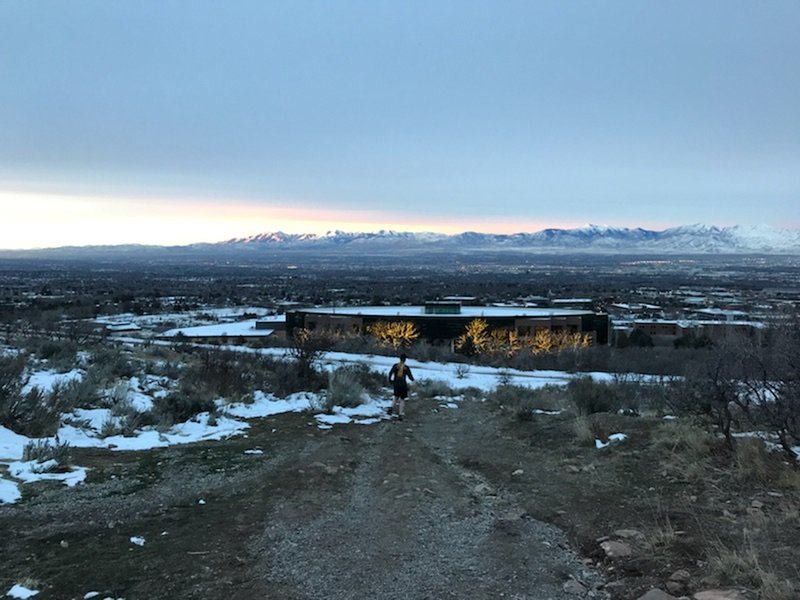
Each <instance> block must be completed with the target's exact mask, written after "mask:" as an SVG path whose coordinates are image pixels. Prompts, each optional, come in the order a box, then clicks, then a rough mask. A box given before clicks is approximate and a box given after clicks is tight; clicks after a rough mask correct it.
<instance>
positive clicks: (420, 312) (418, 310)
mask: <svg viewBox="0 0 800 600" xmlns="http://www.w3.org/2000/svg"><path fill="white" fill-rule="evenodd" d="M473 319H483V320H485V321H486V322H487V323H488V324H489V327H490V328H492V329H495V328H497V329H499V328H513V329H514V330H516V331H517V332H518V333H519V334H520V335H532V334H533V333H534V332H535V331H536V330H537V329H548V330H551V331H567V332H570V333H587V334H589V335H590V336H591V337H592V341H593V343H595V344H607V343H608V329H609V327H608V315H606V314H604V313H596V312H593V311H590V310H576V309H561V308H529V307H515V306H462V305H461V303H460V302H447V301H437V302H427V303H426V304H424V305H421V306H420V305H416V306H350V307H342V306H336V307H322V308H300V309H292V310H287V311H286V332H287V335H292V331H293V330H294V329H298V328H306V329H311V330H314V329H320V330H329V331H340V332H354V333H364V332H366V330H367V327H369V326H370V325H372V324H374V323H376V322H378V321H387V322H391V321H411V322H413V323H414V324H415V325H416V326H417V327H418V328H419V331H420V334H421V336H422V338H424V339H427V340H428V341H432V342H436V341H450V340H454V339H455V338H457V337H458V336H460V335H461V334H462V333H464V329H465V328H466V326H467V323H469V322H470V321H472V320H473Z"/></svg>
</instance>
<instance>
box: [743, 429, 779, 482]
mask: <svg viewBox="0 0 800 600" xmlns="http://www.w3.org/2000/svg"><path fill="white" fill-rule="evenodd" d="M735 451H736V472H737V475H738V476H739V477H740V478H741V479H749V480H752V481H760V482H768V481H770V480H771V479H772V473H773V468H772V466H773V463H774V459H773V457H772V456H770V454H769V451H768V450H767V448H766V447H765V446H764V442H763V441H762V440H760V439H758V438H737V440H736V448H735Z"/></svg>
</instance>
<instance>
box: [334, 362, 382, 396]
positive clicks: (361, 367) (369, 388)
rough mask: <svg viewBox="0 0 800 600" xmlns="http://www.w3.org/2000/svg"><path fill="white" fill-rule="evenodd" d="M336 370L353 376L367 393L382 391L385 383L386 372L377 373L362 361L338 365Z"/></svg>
mask: <svg viewBox="0 0 800 600" xmlns="http://www.w3.org/2000/svg"><path fill="white" fill-rule="evenodd" d="M337 371H344V372H347V373H349V374H351V375H352V376H353V378H354V379H355V380H356V381H357V382H358V383H359V384H361V386H363V388H364V390H365V391H366V393H367V394H370V395H377V394H380V393H381V392H382V391H383V387H384V385H385V384H386V374H385V373H379V372H378V371H373V370H372V369H370V367H369V365H368V364H367V363H364V362H357V363H351V364H348V365H345V366H343V367H339V369H337Z"/></svg>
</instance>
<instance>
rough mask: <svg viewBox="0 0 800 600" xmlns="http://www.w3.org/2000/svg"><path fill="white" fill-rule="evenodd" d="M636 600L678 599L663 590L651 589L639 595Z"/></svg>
mask: <svg viewBox="0 0 800 600" xmlns="http://www.w3.org/2000/svg"><path fill="white" fill-rule="evenodd" d="M637 600H678V599H677V598H676V597H675V596H672V595H670V594H668V593H667V592H665V591H662V590H657V589H652V590H650V591H649V592H647V593H645V594H644V595H643V596H639V598H637Z"/></svg>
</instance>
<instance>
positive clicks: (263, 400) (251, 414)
mask: <svg viewBox="0 0 800 600" xmlns="http://www.w3.org/2000/svg"><path fill="white" fill-rule="evenodd" d="M318 399H319V396H317V395H316V394H312V393H310V392H298V393H295V394H291V395H290V396H287V397H286V398H277V397H276V396H273V395H272V394H265V393H264V392H262V391H257V392H256V393H255V394H253V402H251V403H249V404H245V403H244V402H234V403H232V404H225V403H224V402H218V403H217V405H218V407H219V408H221V409H223V410H224V412H225V413H226V414H228V415H230V416H232V417H239V418H240V419H258V418H262V417H269V416H272V415H278V414H281V413H287V412H303V411H306V410H309V409H310V408H311V407H312V406H313V405H314V403H315V402H317V401H318Z"/></svg>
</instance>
